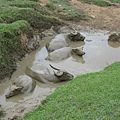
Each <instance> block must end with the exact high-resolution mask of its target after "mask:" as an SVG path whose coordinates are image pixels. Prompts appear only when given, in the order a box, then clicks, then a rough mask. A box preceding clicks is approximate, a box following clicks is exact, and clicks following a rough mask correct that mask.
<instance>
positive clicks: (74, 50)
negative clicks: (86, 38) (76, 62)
mask: <svg viewBox="0 0 120 120" xmlns="http://www.w3.org/2000/svg"><path fill="white" fill-rule="evenodd" d="M72 51H73V52H75V53H76V54H77V55H79V56H82V55H84V54H85V52H84V51H82V50H81V48H72Z"/></svg>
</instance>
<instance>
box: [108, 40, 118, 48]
mask: <svg viewBox="0 0 120 120" xmlns="http://www.w3.org/2000/svg"><path fill="white" fill-rule="evenodd" d="M108 45H109V46H110V47H113V48H118V47H120V42H110V41H108Z"/></svg>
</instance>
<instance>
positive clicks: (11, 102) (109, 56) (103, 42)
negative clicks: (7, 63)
mask: <svg viewBox="0 0 120 120" xmlns="http://www.w3.org/2000/svg"><path fill="white" fill-rule="evenodd" d="M80 33H81V34H82V35H83V36H85V40H84V42H80V41H76V42H74V41H70V40H69V39H68V38H67V41H68V42H69V44H70V46H71V47H73V48H75V47H83V51H84V52H85V53H86V54H85V55H83V56H82V57H80V56H77V55H75V54H72V55H71V56H70V57H68V58H67V59H64V60H62V61H61V62H50V61H49V63H50V64H52V65H53V66H55V67H57V68H60V69H65V70H67V71H68V72H69V73H71V74H73V75H74V76H77V75H81V74H85V73H90V72H96V71H100V70H103V69H104V68H105V67H106V66H108V65H109V64H111V63H114V62H116V61H120V44H119V43H110V42H108V36H109V34H107V32H104V31H99V30H98V31H95V32H83V31H81V32H80ZM67 34H68V33H64V34H63V33H61V34H60V35H61V36H62V35H65V36H67ZM60 35H59V36H60ZM54 37H55V36H52V37H45V38H44V40H42V41H41V42H40V48H39V49H38V50H36V51H34V52H32V53H30V54H29V55H26V57H25V58H23V60H22V61H20V62H19V63H18V68H17V71H16V72H14V74H13V75H12V77H11V79H10V80H9V81H8V82H6V83H2V84H0V104H1V105H2V107H3V108H4V110H5V111H6V116H5V117H3V118H2V119H3V120H4V119H5V120H7V118H11V117H13V116H15V115H16V116H23V115H24V114H25V113H26V112H28V111H30V110H32V109H34V108H36V107H37V106H39V105H40V104H41V101H42V100H43V99H45V97H46V96H48V95H49V94H51V93H52V92H53V91H54V90H55V89H56V88H57V87H59V86H62V85H64V84H66V83H67V82H61V83H56V84H50V85H49V84H43V83H40V82H37V86H36V88H35V90H34V91H33V92H32V93H30V94H20V95H17V96H14V97H11V98H10V99H6V98H5V94H6V93H7V92H8V88H9V85H10V82H11V81H12V80H15V79H16V78H17V77H18V76H20V75H22V74H24V71H25V68H26V66H29V67H31V66H32V64H33V62H34V61H35V60H37V61H39V60H44V59H45V58H46V57H47V55H48V52H47V50H46V47H45V45H46V43H47V42H49V41H50V40H51V39H52V38H54Z"/></svg>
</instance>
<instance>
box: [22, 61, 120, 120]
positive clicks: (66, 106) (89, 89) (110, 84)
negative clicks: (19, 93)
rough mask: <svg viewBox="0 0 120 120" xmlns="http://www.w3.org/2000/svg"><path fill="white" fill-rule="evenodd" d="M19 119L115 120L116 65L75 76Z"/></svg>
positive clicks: (119, 71)
mask: <svg viewBox="0 0 120 120" xmlns="http://www.w3.org/2000/svg"><path fill="white" fill-rule="evenodd" d="M42 103H43V105H42V106H40V107H39V108H37V109H36V110H34V111H31V112H29V113H28V114H26V115H25V116H24V118H23V119H20V120H119V119H120V114H119V113H120V62H117V63H114V64H112V65H110V66H109V67H107V68H105V70H103V71H101V72H96V73H89V74H84V75H81V76H78V77H76V78H75V79H74V80H72V81H70V82H69V83H68V84H66V85H64V86H62V87H59V88H58V89H57V90H56V91H55V92H54V93H53V94H51V95H50V96H49V97H47V99H46V100H44V101H43V102H42Z"/></svg>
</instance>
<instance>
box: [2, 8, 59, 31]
mask: <svg viewBox="0 0 120 120" xmlns="http://www.w3.org/2000/svg"><path fill="white" fill-rule="evenodd" d="M0 18H1V20H2V21H4V22H5V23H12V22H15V21H17V20H26V21H27V22H28V23H29V24H30V25H31V26H32V27H33V28H37V29H48V28H50V27H51V26H52V25H55V24H56V25H57V24H61V23H60V22H59V21H58V20H56V19H55V18H51V17H49V16H44V15H42V14H40V13H39V12H36V11H35V10H34V9H32V8H19V9H18V8H5V9H1V10H0Z"/></svg>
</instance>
